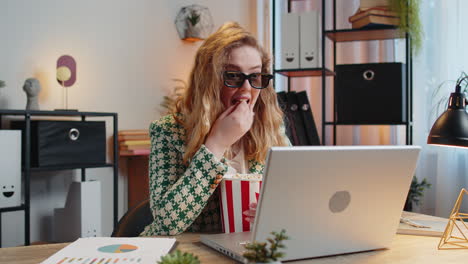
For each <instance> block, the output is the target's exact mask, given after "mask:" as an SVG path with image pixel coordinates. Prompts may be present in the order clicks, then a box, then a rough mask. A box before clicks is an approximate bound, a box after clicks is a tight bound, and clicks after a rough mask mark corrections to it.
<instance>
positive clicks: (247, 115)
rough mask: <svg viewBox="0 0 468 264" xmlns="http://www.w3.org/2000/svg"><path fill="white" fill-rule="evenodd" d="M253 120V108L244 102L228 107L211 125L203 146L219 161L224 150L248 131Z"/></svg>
mask: <svg viewBox="0 0 468 264" xmlns="http://www.w3.org/2000/svg"><path fill="white" fill-rule="evenodd" d="M253 118H254V112H253V106H250V105H249V104H248V103H247V102H246V101H241V102H239V103H237V104H235V105H232V106H230V107H228V108H227V109H226V110H225V111H224V112H223V113H221V115H220V116H219V117H218V119H216V121H215V123H214V124H213V127H212V128H211V130H210V133H209V134H208V136H207V138H206V141H205V146H206V147H207V148H208V149H209V150H210V151H211V152H212V153H213V154H214V155H215V156H216V157H217V158H218V159H221V158H222V156H223V154H224V152H225V151H226V149H228V148H229V147H230V146H231V145H232V144H234V143H235V142H236V141H238V140H239V139H240V138H241V137H242V136H244V135H245V133H247V132H248V131H249V129H250V127H252V123H253Z"/></svg>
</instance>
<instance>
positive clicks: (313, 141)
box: [296, 91, 321, 145]
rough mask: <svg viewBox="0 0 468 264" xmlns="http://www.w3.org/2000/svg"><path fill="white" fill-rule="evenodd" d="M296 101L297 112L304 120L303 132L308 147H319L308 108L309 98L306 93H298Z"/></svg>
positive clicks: (318, 139)
mask: <svg viewBox="0 0 468 264" xmlns="http://www.w3.org/2000/svg"><path fill="white" fill-rule="evenodd" d="M296 95H297V100H298V102H299V111H300V112H301V113H302V118H303V120H304V126H305V131H306V135H307V140H308V143H309V145H321V144H320V138H319V135H318V132H317V126H316V125H315V121H314V116H313V114H312V108H311V107H310V103H309V98H308V96H307V92H306V91H301V92H298V93H297V94H296Z"/></svg>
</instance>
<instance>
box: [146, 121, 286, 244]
mask: <svg viewBox="0 0 468 264" xmlns="http://www.w3.org/2000/svg"><path fill="white" fill-rule="evenodd" d="M149 132H150V136H151V153H150V156H149V189H150V190H149V191H150V208H151V211H152V214H153V216H154V221H153V222H152V223H151V224H150V225H148V226H146V228H145V230H144V231H143V232H142V233H141V236H155V235H177V234H180V233H182V232H184V231H192V232H221V217H220V208H219V197H218V192H217V191H216V189H213V188H210V185H211V184H213V183H214V180H215V179H216V176H217V175H224V174H225V173H226V171H227V169H228V167H227V165H226V164H225V163H224V162H223V161H224V160H221V161H220V160H218V159H217V158H216V157H215V156H214V155H213V154H212V153H211V152H210V151H209V150H208V149H207V148H206V147H205V145H202V146H201V147H200V149H199V150H198V151H197V152H196V153H195V155H194V156H193V158H192V159H191V161H190V163H189V164H188V165H184V164H183V162H182V157H183V155H184V153H185V129H184V128H183V126H182V125H180V124H178V123H177V122H176V121H175V119H174V117H173V116H172V115H168V116H165V117H163V118H161V119H160V120H158V121H155V122H153V123H151V125H150V129H149ZM283 134H284V133H283ZM285 137H286V136H285ZM288 142H289V140H288ZM263 169H264V165H263V164H262V163H260V162H258V161H255V160H250V161H249V172H250V173H257V174H261V173H263Z"/></svg>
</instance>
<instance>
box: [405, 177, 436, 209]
mask: <svg viewBox="0 0 468 264" xmlns="http://www.w3.org/2000/svg"><path fill="white" fill-rule="evenodd" d="M430 187H431V184H430V183H429V182H428V181H427V180H426V179H425V178H424V179H422V181H418V178H416V176H414V177H413V180H412V181H411V187H410V189H409V191H408V196H407V198H406V202H405V207H404V208H403V210H405V211H412V210H413V204H414V205H419V203H420V201H421V200H420V199H421V198H422V197H423V195H424V189H426V188H430Z"/></svg>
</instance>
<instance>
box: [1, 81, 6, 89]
mask: <svg viewBox="0 0 468 264" xmlns="http://www.w3.org/2000/svg"><path fill="white" fill-rule="evenodd" d="M3 87H5V81H2V80H0V88H3Z"/></svg>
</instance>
